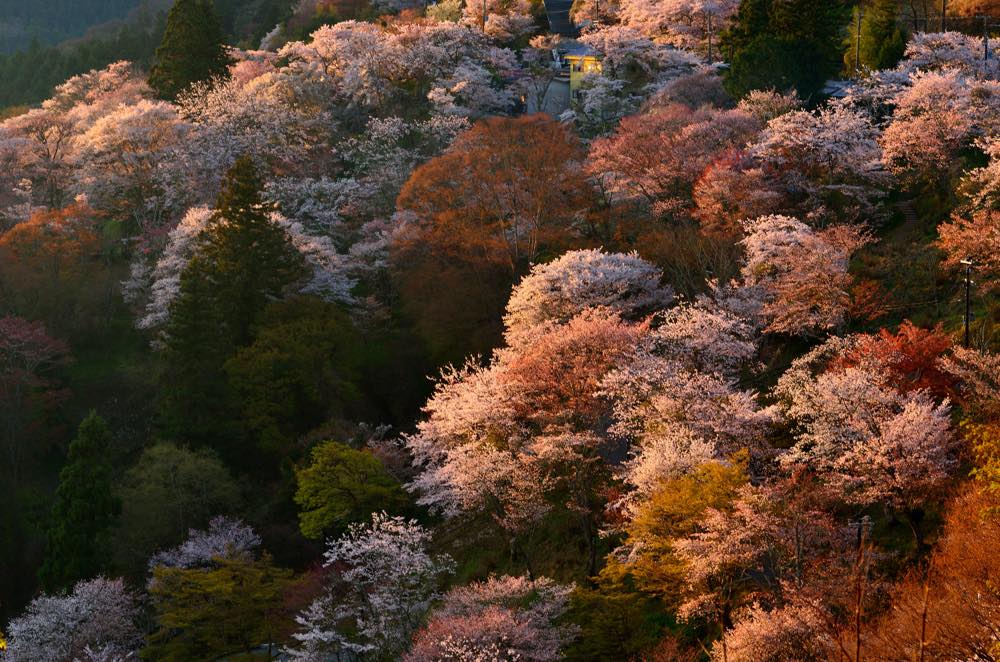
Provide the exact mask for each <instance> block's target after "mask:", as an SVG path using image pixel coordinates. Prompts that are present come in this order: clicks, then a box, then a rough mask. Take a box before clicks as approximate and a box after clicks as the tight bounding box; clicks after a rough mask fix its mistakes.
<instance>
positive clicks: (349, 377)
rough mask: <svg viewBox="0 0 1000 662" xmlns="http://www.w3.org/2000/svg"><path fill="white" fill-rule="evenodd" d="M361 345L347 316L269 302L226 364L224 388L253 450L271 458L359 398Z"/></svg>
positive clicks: (316, 303) (314, 305)
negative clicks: (249, 338)
mask: <svg viewBox="0 0 1000 662" xmlns="http://www.w3.org/2000/svg"><path fill="white" fill-rule="evenodd" d="M359 344H360V343H359V341H358V338H357V336H356V334H355V332H354V328H353V326H352V324H351V321H350V319H349V318H348V317H347V315H346V314H345V313H344V312H343V311H342V310H340V309H339V308H338V307H337V306H335V305H332V304H329V303H325V302H323V301H320V300H318V299H312V298H297V299H292V300H290V301H282V302H277V303H274V304H271V305H270V306H269V307H268V308H267V311H266V312H265V314H264V316H263V319H262V321H261V323H260V325H259V330H258V331H257V334H256V337H255V338H254V341H253V343H252V344H250V345H249V346H247V347H244V348H242V349H240V350H239V351H237V353H236V355H235V356H233V357H232V358H231V359H229V361H228V362H226V365H225V370H226V374H227V375H228V378H229V385H230V388H231V389H232V392H233V394H234V396H235V398H236V400H237V401H238V402H239V406H240V409H241V412H242V417H243V421H244V424H245V426H246V428H247V430H248V432H249V433H250V435H251V436H252V437H253V438H255V439H256V442H257V445H258V447H259V448H260V449H261V450H262V451H264V452H265V453H267V454H269V455H270V456H272V457H274V458H276V459H279V460H280V459H283V458H287V457H289V456H290V455H292V453H293V451H294V445H295V443H296V442H297V440H298V439H299V437H300V436H301V435H303V434H305V433H306V432H309V431H311V430H313V429H315V428H316V427H317V426H319V425H321V424H323V423H325V422H327V421H328V420H329V419H330V418H331V417H334V416H340V415H343V414H344V413H346V411H345V409H346V408H347V407H348V406H349V405H350V403H352V402H355V401H357V400H358V393H357V389H356V387H355V383H356V381H357V379H358V374H357V364H358V352H359Z"/></svg>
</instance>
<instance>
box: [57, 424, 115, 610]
mask: <svg viewBox="0 0 1000 662" xmlns="http://www.w3.org/2000/svg"><path fill="white" fill-rule="evenodd" d="M110 448H111V432H110V431H109V430H108V426H107V425H106V424H105V422H104V419H102V418H101V417H100V416H98V415H97V413H96V412H91V413H90V415H89V416H87V418H85V419H84V421H83V422H82V423H81V424H80V428H79V430H78V432H77V435H76V439H74V440H73V442H72V443H71V444H70V446H69V458H68V461H67V464H66V466H65V467H63V470H62V472H60V474H59V488H58V489H57V490H56V499H55V503H54V504H53V506H52V513H51V516H50V520H49V530H48V553H47V555H46V558H45V562H44V563H43V565H42V567H41V569H40V570H39V573H38V574H39V579H41V581H42V583H43V584H44V585H45V587H46V589H48V590H50V591H55V590H62V589H68V588H69V587H71V586H72V585H73V584H74V583H75V582H77V581H79V580H81V579H89V578H92V577H94V576H95V575H97V574H99V573H100V572H101V571H102V570H103V568H104V567H105V566H106V565H107V562H106V558H107V553H106V552H107V550H106V549H105V544H104V543H105V541H104V536H105V535H106V533H107V531H108V529H109V528H110V527H111V525H112V524H113V523H114V520H115V518H116V517H117V516H118V513H119V512H120V509H121V504H120V503H119V501H118V499H117V498H116V497H115V496H114V489H113V485H114V482H113V477H114V472H113V469H112V466H111V460H110V457H109V451H110Z"/></svg>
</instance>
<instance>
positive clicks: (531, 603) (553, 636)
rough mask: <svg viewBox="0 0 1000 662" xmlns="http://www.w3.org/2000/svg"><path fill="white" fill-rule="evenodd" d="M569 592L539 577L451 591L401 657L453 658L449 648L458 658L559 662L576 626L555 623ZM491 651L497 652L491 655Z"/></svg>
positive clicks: (410, 661) (424, 661)
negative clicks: (462, 655) (457, 651)
mask: <svg viewBox="0 0 1000 662" xmlns="http://www.w3.org/2000/svg"><path fill="white" fill-rule="evenodd" d="M573 588H574V587H573V586H572V585H570V586H560V585H559V584H556V583H554V582H553V581H552V580H550V579H546V578H544V577H543V578H539V579H535V580H532V579H528V578H525V577H490V578H489V579H487V580H486V581H483V582H479V583H476V584H470V585H468V586H459V587H457V588H454V589H452V590H451V591H449V592H448V593H446V594H445V596H444V598H443V599H442V600H441V604H440V605H439V606H438V607H436V608H435V609H434V611H433V612H432V613H431V618H430V621H429V622H428V623H427V625H425V626H424V627H423V628H422V629H421V630H420V631H419V632H418V633H417V634H416V636H415V637H414V642H413V648H412V650H410V652H409V653H408V654H407V655H406V657H405V658H404V659H405V660H406V661H407V662H431V661H433V660H441V659H455V658H453V657H451V655H452V652H451V651H452V650H453V649H454V648H455V647H460V648H461V650H462V651H463V654H464V655H465V656H468V657H459V658H458V659H477V658H478V657H479V656H486V658H487V659H491V660H537V661H539V662H545V661H549V660H559V659H562V649H563V648H564V647H565V645H566V644H567V643H568V642H569V641H570V640H571V639H573V637H574V636H575V634H576V628H575V627H574V626H572V625H560V624H557V621H558V620H559V619H560V617H561V616H563V614H564V613H565V612H566V610H567V608H568V606H569V594H570V592H571V591H572V590H573ZM494 651H497V652H500V651H502V652H500V653H499V655H497V654H496V653H494Z"/></svg>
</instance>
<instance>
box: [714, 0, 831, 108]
mask: <svg viewBox="0 0 1000 662" xmlns="http://www.w3.org/2000/svg"><path fill="white" fill-rule="evenodd" d="M849 14H850V3H848V2H846V0H744V1H743V3H742V4H741V5H740V9H739V12H738V14H737V17H736V20H735V21H734V23H733V25H732V26H731V27H730V28H729V29H728V30H727V31H726V33H725V34H724V35H723V36H722V42H723V52H727V51H728V52H730V53H731V54H732V57H731V62H730V68H729V70H728V72H727V73H726V78H725V85H726V89H727V90H728V91H729V93H730V94H732V95H733V96H734V97H737V98H739V97H743V96H744V95H746V93H747V92H750V91H752V90H761V89H777V90H779V91H786V90H791V89H794V90H796V91H797V92H798V94H799V96H800V97H801V98H803V99H810V98H812V97H813V96H814V95H815V94H816V93H817V92H818V91H819V90H820V89H822V87H823V85H824V83H825V82H826V80H828V79H829V78H831V77H833V76H835V75H837V73H838V72H839V71H840V69H841V66H842V57H843V51H844V38H845V35H846V28H847V23H848V19H849Z"/></svg>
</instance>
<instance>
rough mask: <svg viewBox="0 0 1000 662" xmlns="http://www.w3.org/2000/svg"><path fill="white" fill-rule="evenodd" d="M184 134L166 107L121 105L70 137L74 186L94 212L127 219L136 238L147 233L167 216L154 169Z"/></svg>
mask: <svg viewBox="0 0 1000 662" xmlns="http://www.w3.org/2000/svg"><path fill="white" fill-rule="evenodd" d="M186 134H187V127H186V126H185V124H184V123H183V122H182V121H181V119H180V117H179V116H178V114H177V111H176V110H175V108H174V107H173V106H172V105H171V104H167V103H163V102H160V101H145V100H143V101H140V102H139V103H137V104H135V105H131V106H121V107H119V108H118V109H117V110H115V111H112V112H110V113H109V114H107V115H104V116H103V117H101V118H100V119H98V120H97V121H96V122H94V124H93V125H92V126H91V127H90V128H88V129H87V131H85V132H84V133H83V134H82V135H80V136H79V137H78V138H77V139H76V143H75V146H74V147H75V149H74V166H75V168H76V172H75V174H74V179H75V183H74V188H75V189H76V191H77V192H79V193H82V194H84V195H85V196H86V197H87V200H88V202H89V203H90V204H92V205H93V206H94V207H95V208H97V209H100V210H103V211H107V212H109V213H111V214H113V215H115V216H116V217H132V218H133V220H134V221H135V223H136V226H137V229H138V230H139V232H140V233H141V234H146V233H149V232H151V231H153V230H154V229H156V228H158V227H160V226H161V225H162V224H163V223H164V222H165V221H164V218H163V217H164V216H165V215H166V214H167V210H166V209H165V200H164V199H163V191H162V190H161V188H160V185H159V182H158V181H157V168H158V166H159V164H160V163H161V161H163V160H165V158H166V155H167V151H168V150H170V149H171V148H173V147H174V146H175V145H177V144H178V143H180V142H181V141H182V140H184V138H185V137H186Z"/></svg>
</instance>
